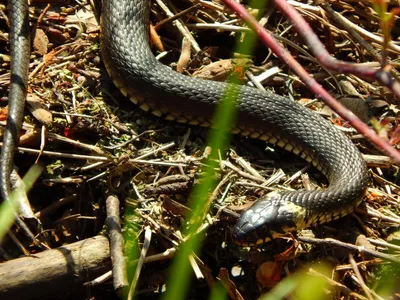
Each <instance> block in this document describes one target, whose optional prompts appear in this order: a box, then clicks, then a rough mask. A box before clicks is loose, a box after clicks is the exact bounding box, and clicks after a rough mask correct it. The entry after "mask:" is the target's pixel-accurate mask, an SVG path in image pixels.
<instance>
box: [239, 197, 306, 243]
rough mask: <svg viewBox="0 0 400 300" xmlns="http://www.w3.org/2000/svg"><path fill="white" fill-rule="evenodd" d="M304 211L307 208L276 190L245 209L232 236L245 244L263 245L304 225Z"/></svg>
mask: <svg viewBox="0 0 400 300" xmlns="http://www.w3.org/2000/svg"><path fill="white" fill-rule="evenodd" d="M304 215H305V210H304V208H302V207H300V206H298V205H296V204H294V203H293V202H289V201H286V200H283V199H282V195H281V194H279V193H277V192H272V193H269V194H268V195H267V196H266V198H263V199H260V200H258V201H256V202H255V203H254V204H253V205H252V206H251V207H250V208H249V209H247V210H246V211H244V212H243V213H242V215H241V216H240V218H239V220H238V222H237V223H236V225H235V226H234V228H233V231H232V239H233V241H234V242H235V243H237V244H239V245H242V246H255V245H260V244H262V243H265V242H268V241H270V240H271V239H275V238H277V237H281V236H284V235H286V234H287V233H289V232H292V231H295V230H296V229H298V228H301V227H303V226H302V225H303V220H304Z"/></svg>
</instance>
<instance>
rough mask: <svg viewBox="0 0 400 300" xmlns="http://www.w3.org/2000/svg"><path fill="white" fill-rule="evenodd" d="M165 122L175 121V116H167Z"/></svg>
mask: <svg viewBox="0 0 400 300" xmlns="http://www.w3.org/2000/svg"><path fill="white" fill-rule="evenodd" d="M165 120H167V121H173V120H175V117H174V116H173V115H167V116H166V117H165Z"/></svg>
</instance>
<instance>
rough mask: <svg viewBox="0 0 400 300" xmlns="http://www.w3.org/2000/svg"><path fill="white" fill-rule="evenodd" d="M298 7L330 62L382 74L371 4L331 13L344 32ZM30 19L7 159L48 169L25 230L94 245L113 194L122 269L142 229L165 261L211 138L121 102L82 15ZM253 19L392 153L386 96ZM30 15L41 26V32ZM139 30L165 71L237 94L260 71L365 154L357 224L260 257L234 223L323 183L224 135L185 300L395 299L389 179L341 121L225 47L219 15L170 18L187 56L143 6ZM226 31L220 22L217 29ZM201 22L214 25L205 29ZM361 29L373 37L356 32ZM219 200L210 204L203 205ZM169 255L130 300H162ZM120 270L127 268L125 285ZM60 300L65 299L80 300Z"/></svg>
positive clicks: (338, 7) (86, 11) (231, 33)
mask: <svg viewBox="0 0 400 300" xmlns="http://www.w3.org/2000/svg"><path fill="white" fill-rule="evenodd" d="M55 2H56V1H55ZM201 3H203V2H201ZM295 3H297V4H296V7H297V9H298V11H299V12H300V13H301V14H302V16H303V17H304V18H305V19H306V20H307V21H308V22H309V23H310V25H311V27H312V28H313V30H314V31H315V32H316V33H317V35H318V37H319V38H320V39H321V40H322V42H323V43H324V45H325V46H326V48H327V50H328V51H329V52H330V53H331V54H332V55H333V56H334V57H335V58H337V59H342V60H346V61H351V62H355V63H370V64H371V67H373V66H375V67H377V66H379V63H380V61H379V59H378V57H379V55H381V54H382V47H381V45H380V44H379V43H377V42H376V40H374V38H377V37H381V36H382V34H381V31H380V29H379V19H378V17H377V15H376V13H374V11H373V9H372V8H371V4H370V3H368V2H363V1H359V2H351V3H345V2H340V1H331V2H330V3H329V4H330V7H331V8H332V9H333V10H335V11H337V12H339V13H340V14H341V15H343V16H344V17H345V18H347V19H348V20H349V21H351V22H352V24H353V25H352V28H353V31H348V30H347V29H346V27H343V24H342V23H341V22H338V21H337V20H335V19H334V17H333V14H332V12H331V11H330V10H329V9H328V8H327V7H326V6H325V7H324V8H321V7H320V8H318V9H313V8H315V6H312V7H311V6H307V5H304V4H302V3H300V2H295ZM192 6H193V5H192V4H191V1H173V4H171V3H168V7H169V8H170V9H171V10H173V11H175V13H177V12H179V11H183V10H185V9H188V8H190V7H192ZM0 7H1V11H2V12H3V14H2V16H0V22H1V23H0V24H1V25H0V28H2V29H1V39H0V47H1V54H0V55H1V56H0V59H1V66H0V97H1V99H2V104H3V107H4V108H3V110H2V112H1V115H0V117H2V118H3V119H4V118H5V116H6V114H7V110H6V105H7V100H8V99H7V92H8V84H9V76H10V75H9V72H8V69H9V62H10V59H11V58H10V57H9V44H8V40H7V31H8V28H7V21H6V19H5V15H6V14H7V13H6V10H5V7H4V6H0ZM390 7H391V6H389V8H390ZM31 8H32V11H31V25H32V26H31V28H32V29H35V32H34V36H33V41H32V55H31V66H30V74H31V77H30V82H29V95H28V100H29V101H28V105H27V110H26V116H25V124H24V129H23V131H22V132H21V138H20V139H21V142H20V147H25V148H27V149H25V150H24V151H19V152H18V154H17V155H16V157H15V161H16V164H17V166H18V167H19V173H20V175H21V176H22V175H23V174H25V173H26V171H27V170H28V169H29V168H30V167H31V166H32V165H33V164H34V163H35V161H36V160H37V159H38V160H39V162H40V163H41V164H42V165H43V166H44V171H43V173H42V174H41V176H40V178H39V179H38V180H37V182H36V183H35V184H34V186H33V188H32V189H31V191H30V192H29V195H28V196H29V200H30V205H31V206H32V209H33V211H34V212H35V214H36V217H37V220H39V221H40V223H41V226H42V228H43V229H44V230H46V234H43V233H41V234H39V237H40V238H41V239H42V238H43V240H42V241H43V242H44V243H46V244H47V245H48V246H50V247H51V248H55V247H57V246H60V245H66V244H69V243H73V242H76V241H80V240H84V239H86V238H89V237H92V236H94V235H98V234H102V233H105V232H106V229H105V220H106V209H105V206H106V205H105V202H106V199H107V197H108V196H110V195H113V196H115V197H116V198H118V199H119V201H120V208H121V211H120V213H121V218H122V220H123V227H124V237H125V250H126V251H127V253H126V255H127V256H128V257H134V254H132V253H136V252H135V251H133V250H132V249H135V250H137V251H140V250H141V249H142V245H143V240H144V232H145V231H146V230H145V228H146V226H148V228H150V229H151V231H152V236H151V239H150V240H151V242H150V246H149V249H148V253H147V256H148V257H153V256H156V255H157V254H160V253H163V252H164V251H166V250H170V251H175V247H176V245H178V244H179V243H181V242H182V241H184V240H185V239H186V236H185V228H187V226H188V223H186V222H185V221H184V220H185V219H184V217H185V216H187V215H188V214H189V213H190V209H189V206H188V202H187V201H188V198H190V196H189V195H191V191H192V190H193V189H194V188H195V187H196V186H198V185H199V184H201V183H202V181H203V180H204V179H202V176H201V175H202V173H203V172H204V170H205V169H206V167H205V164H207V161H206V158H207V156H208V154H209V148H208V147H207V136H208V129H207V128H200V127H194V126H188V125H185V124H177V123H172V122H169V121H166V120H162V119H159V118H157V117H155V116H152V115H150V114H147V113H145V112H143V111H142V110H140V109H139V108H137V107H136V106H135V105H134V104H133V103H131V102H130V101H129V100H127V99H126V98H125V97H124V96H123V95H122V94H121V93H120V92H119V91H118V89H117V88H116V87H115V86H114V85H113V83H112V81H111V80H110V78H109V76H108V74H107V72H106V70H105V68H104V65H103V62H102V58H101V54H100V27H99V23H98V21H97V19H96V14H95V13H93V10H92V8H91V7H90V6H88V5H81V4H79V3H77V2H74V1H71V2H70V3H69V4H68V5H67V6H65V7H61V6H59V4H57V3H53V4H51V7H49V8H48V10H47V9H46V10H45V6H44V5H42V4H39V3H33V4H32V6H31ZM99 11H100V10H99ZM252 13H253V14H254V15H257V16H258V18H261V17H264V18H263V19H261V21H260V22H264V23H265V24H266V25H265V27H266V28H267V29H268V30H269V31H270V32H272V33H273V34H274V35H275V36H277V38H278V39H279V41H280V43H282V44H283V45H284V46H285V47H286V48H287V49H288V50H289V51H290V52H291V54H292V55H293V56H294V57H295V58H296V59H297V60H298V61H299V62H300V63H301V64H302V66H303V67H304V68H306V69H307V71H308V72H309V73H310V74H312V75H313V76H314V78H316V79H317V80H318V82H319V83H320V84H322V85H323V86H324V87H325V88H326V89H327V90H328V91H329V92H330V93H331V94H332V95H334V96H335V97H336V98H338V99H339V100H340V101H341V102H343V103H344V104H345V105H346V106H348V107H350V108H351V109H353V111H354V112H355V113H356V114H357V115H358V116H359V117H360V118H361V119H363V120H364V121H366V122H369V124H370V125H371V126H373V127H374V128H375V129H376V130H378V131H379V134H380V135H381V136H382V137H383V138H385V139H387V140H389V141H390V142H391V143H392V144H393V145H394V146H395V147H396V145H397V142H398V133H397V132H398V129H397V119H398V113H399V112H398V106H397V102H396V100H395V99H394V97H393V96H392V94H391V93H390V92H389V91H388V90H387V89H386V88H384V87H380V86H379V85H378V84H376V83H368V82H366V81H364V80H362V79H360V78H359V77H356V76H354V75H343V74H340V75H334V73H331V72H328V71H327V70H325V69H324V68H323V67H322V66H321V65H320V64H319V63H318V62H317V60H316V59H315V58H314V57H313V55H312V54H311V52H310V50H309V49H308V47H307V46H305V45H304V43H303V41H302V39H301V37H299V35H298V34H297V33H296V32H295V30H294V29H293V28H292V26H291V24H290V22H289V21H288V20H287V18H286V17H284V16H283V15H282V14H281V13H280V12H279V11H278V10H277V9H276V8H274V7H272V6H266V7H259V8H257V9H253V10H252ZM41 15H42V17H43V18H42V19H40V21H38V17H39V16H41ZM151 17H152V24H153V25H154V26H155V30H154V32H156V33H154V35H153V38H152V41H153V50H154V53H155V54H156V55H159V56H160V60H161V61H162V62H163V63H165V64H167V65H169V66H171V67H172V68H173V69H175V70H178V71H180V72H182V73H184V74H186V75H188V76H192V75H193V74H194V75H195V76H201V77H203V78H206V79H211V80H226V78H228V77H229V76H230V75H231V74H232V73H234V74H236V75H238V74H239V76H240V77H242V81H243V83H245V82H246V81H247V78H246V71H247V72H251V74H254V75H258V74H261V73H263V72H264V71H266V70H272V75H270V77H269V78H268V79H266V80H265V81H264V82H263V85H264V86H265V88H267V89H270V90H272V91H274V92H276V93H277V94H280V95H290V97H293V99H294V100H295V101H299V102H300V103H302V104H304V105H307V107H308V108H310V109H312V110H314V111H315V113H319V114H321V115H323V116H324V117H325V118H326V119H328V120H330V121H331V122H332V123H333V124H335V126H337V127H338V128H339V129H340V130H342V131H344V132H345V133H346V134H347V135H348V136H349V138H351V139H352V141H353V142H354V143H355V144H356V145H357V147H358V148H359V149H360V151H361V152H362V153H363V154H368V155H370V156H368V157H366V161H367V163H368V166H369V167H370V169H369V172H370V185H369V188H368V191H367V194H366V196H365V198H364V201H363V203H362V204H361V205H360V206H359V207H358V208H357V209H356V211H355V212H354V213H352V214H351V215H349V216H347V217H345V218H342V219H340V220H338V221H335V222H332V223H329V224H326V225H323V226H318V227H316V228H312V229H310V230H304V231H301V232H298V233H296V234H295V235H293V236H288V237H286V238H283V239H279V240H276V241H274V242H273V243H267V244H265V245H263V246H261V247H258V248H248V247H240V246H238V245H236V244H234V243H232V241H231V238H230V229H231V227H232V225H233V224H234V223H235V218H236V216H235V213H240V212H241V211H243V210H244V209H245V208H246V207H247V206H248V205H249V204H250V203H252V202H253V201H255V200H256V199H258V198H260V197H262V196H264V195H266V194H267V193H269V192H270V191H274V190H280V189H318V188H323V187H324V186H326V185H327V181H326V179H325V178H324V177H323V176H322V175H321V174H320V173H319V172H318V171H317V170H315V169H313V168H311V167H309V166H308V164H307V162H305V161H302V160H301V159H299V158H297V157H296V156H294V155H293V154H290V153H285V152H284V151H282V150H279V149H274V148H271V147H270V146H268V145H266V144H265V143H264V142H262V141H258V140H252V139H248V138H244V137H240V136H233V137H232V139H231V142H230V146H229V149H226V150H222V151H221V159H220V161H219V162H218V164H217V165H216V166H215V168H214V172H213V175H212V176H213V177H214V178H215V180H216V183H215V185H214V186H213V187H212V188H211V189H209V190H208V191H207V193H208V200H209V201H210V203H212V205H211V206H212V209H211V211H210V212H209V213H208V214H207V216H206V218H205V220H204V221H203V223H202V226H203V227H202V230H200V232H201V233H204V234H205V238H204V241H203V244H202V247H201V249H200V250H199V251H197V252H196V254H192V256H191V260H190V261H191V266H192V268H193V269H196V268H198V272H195V275H193V276H192V275H189V274H193V271H191V270H190V271H189V272H188V275H187V277H188V278H190V276H192V277H193V278H192V280H191V283H190V288H189V294H188V298H190V299H202V298H208V296H209V293H211V292H210V291H212V293H213V295H214V293H216V291H218V288H214V289H213V287H215V286H216V287H221V286H223V287H224V289H225V290H226V291H227V293H229V295H230V296H231V298H237V299H240V297H243V298H245V299H253V298H256V297H258V296H260V295H261V294H263V293H268V291H270V290H271V288H273V289H274V291H275V292H279V291H282V290H285V293H289V292H290V291H291V290H292V289H294V290H295V291H296V292H297V293H298V295H299V297H301V295H303V297H304V294H301V293H302V290H306V293H307V292H308V293H313V294H314V290H312V291H313V292H310V291H311V290H310V289H311V288H312V286H314V287H315V286H317V287H318V286H320V285H323V284H327V285H326V289H325V290H324V289H319V290H318V291H321V292H322V294H318V291H317V290H316V291H315V295H319V296H318V297H316V299H317V298H319V297H323V296H326V297H330V298H334V299H339V298H357V299H365V298H369V299H375V298H376V299H382V298H388V297H392V298H393V299H395V298H397V297H398V294H396V293H398V292H399V291H398V287H397V286H396V285H395V284H393V283H394V282H396V280H398V279H399V274H398V268H397V266H398V262H399V258H398V256H396V255H397V254H398V251H399V249H400V248H399V246H397V245H398V243H399V237H398V232H397V230H398V226H399V223H400V217H399V216H398V205H399V196H398V193H399V187H398V186H397V185H396V184H397V180H398V168H397V166H395V165H394V164H392V163H391V162H390V160H389V159H388V158H387V157H385V156H384V155H382V154H381V153H380V152H379V151H378V150H377V149H376V148H375V147H373V146H372V145H371V144H370V143H369V142H368V141H367V140H366V139H365V138H364V137H363V136H362V135H360V134H358V133H357V132H356V131H355V130H354V129H352V128H351V127H349V125H348V124H347V122H346V121H345V120H343V119H341V118H340V117H339V116H338V115H337V114H335V113H334V112H332V111H331V110H330V109H329V108H327V107H326V106H325V105H323V104H322V103H321V102H319V101H317V100H315V97H314V95H313V94H312V93H311V92H310V91H309V90H308V89H307V88H306V87H305V86H304V85H303V84H302V83H301V81H300V80H299V79H298V77H297V76H296V75H295V74H294V73H293V72H292V71H291V70H290V69H289V68H288V67H287V66H285V65H284V64H283V63H282V62H280V61H279V60H278V59H277V58H276V57H275V56H274V54H272V52H270V51H269V50H268V49H266V47H265V46H264V45H263V44H262V43H261V42H260V43H257V44H256V46H255V49H254V52H253V53H252V54H249V53H237V52H235V51H234V50H232V49H234V47H235V43H236V42H237V41H238V43H246V42H248V40H249V39H251V37H252V35H251V33H250V32H249V31H248V29H247V27H246V26H245V25H244V24H243V22H241V21H240V20H239V19H238V18H237V17H236V16H235V15H234V14H233V12H231V11H229V10H227V9H224V8H223V5H222V4H221V3H218V2H217V3H214V4H213V5H212V6H211V4H210V5H206V4H204V3H203V4H200V5H198V6H196V7H195V8H192V9H189V10H188V11H186V14H184V15H183V16H181V18H180V20H181V22H182V23H183V24H184V25H185V26H187V28H188V29H189V30H188V31H187V32H190V36H189V38H190V39H193V40H191V42H190V45H191V47H190V46H187V45H185V43H183V44H182V33H181V32H180V31H179V30H178V29H177V27H176V26H174V25H173V23H172V21H171V20H169V21H168V17H167V16H166V13H165V11H164V10H163V9H162V8H160V6H159V5H158V4H157V3H153V4H152V16H151ZM229 20H232V22H231V23H230V22H228V21H229ZM222 22H224V23H227V22H228V25H226V24H225V25H224V26H222V25H221V24H220V23H222ZM205 24H213V26H211V28H205V26H206V25H205ZM233 25H235V26H233ZM357 26H359V27H357ZM360 28H363V29H365V30H367V31H368V32H369V34H370V35H371V36H365V35H363V31H361V29H360ZM354 32H356V33H358V34H361V40H364V39H365V41H366V43H367V45H368V43H369V46H370V47H371V48H369V47H368V46H365V44H360V39H359V38H358V37H357V35H356V34H355V33H354ZM399 32H400V29H399V27H395V28H394V29H393V30H392V38H393V42H392V45H393V47H392V48H390V50H389V51H388V53H387V55H388V59H389V61H390V63H391V65H392V68H393V73H394V74H395V75H397V72H398V71H397V70H396V68H398V59H399V53H400V50H399V47H398V42H399V40H398V36H399ZM158 39H159V42H158V43H157V40H158ZM396 42H397V44H396ZM196 45H199V50H196ZM162 47H163V48H162ZM370 49H373V50H374V51H373V52H371V50H370ZM181 53H182V55H181ZM161 54H162V55H161ZM185 57H186V58H185ZM232 57H235V59H231V58H232ZM237 58H239V60H237ZM238 61H239V62H238ZM243 61H244V62H245V63H244V64H243ZM213 63H214V64H213ZM2 125H4V121H3V123H2ZM43 128H45V129H44V130H42V129H43ZM310 130H312V128H310ZM43 141H44V150H46V151H45V152H43V153H40V154H39V153H38V152H33V151H30V150H29V149H40V147H41V143H43ZM20 150H21V149H20ZM372 155H376V156H375V157H374V156H372ZM60 199H62V200H63V201H60ZM215 203H218V204H219V205H220V206H219V207H215V205H214V204H215ZM221 205H222V207H221ZM12 230H13V232H14V233H16V235H17V236H18V238H19V239H20V240H21V242H22V244H24V247H25V248H26V249H27V251H28V252H30V253H36V252H38V251H42V250H41V249H40V247H37V246H34V245H32V244H29V243H27V241H26V239H25V238H24V237H23V235H21V234H20V233H19V231H18V229H16V228H13V229H12ZM1 250H2V251H1V252H2V260H4V261H5V260H9V259H11V258H14V257H18V256H20V255H21V252H20V251H21V250H20V248H19V247H17V246H16V245H15V243H14V242H13V241H12V240H11V239H10V238H9V237H7V238H5V240H4V241H3V243H2V247H1ZM172 256H173V255H171V256H167V257H160V258H157V256H156V258H155V259H154V261H153V262H149V263H146V264H145V266H144V268H143V269H142V271H141V273H140V276H139V281H138V283H137V286H136V291H137V295H138V297H146V298H158V296H159V294H160V293H161V292H162V291H163V290H164V288H165V283H166V282H167V281H168V280H169V279H170V278H171V277H173V275H174V274H171V273H168V270H169V269H168V267H169V266H170V265H171V258H172ZM132 270H133V268H132V263H131V264H129V265H128V274H129V276H130V278H131V276H133V275H132V272H133V271H132ZM304 278H306V279H304ZM221 283H222V285H221ZM307 284H309V285H307ZM167 286H168V285H167ZM78 290H79V289H77V291H78ZM79 291H80V290H79ZM303 292H304V291H303ZM70 293H71V295H72V296H71V295H70V297H77V294H78V295H79V297H84V295H85V294H84V293H81V294H79V293H75V292H74V291H72V292H71V291H70ZM88 293H89V295H92V297H94V298H107V297H111V296H115V295H114V294H113V288H112V285H111V280H109V281H107V282H106V283H103V284H101V285H98V286H96V287H93V288H92V289H87V290H86V295H88ZM306 295H307V294H306ZM308 296H310V295H308ZM283 297H284V296H283Z"/></svg>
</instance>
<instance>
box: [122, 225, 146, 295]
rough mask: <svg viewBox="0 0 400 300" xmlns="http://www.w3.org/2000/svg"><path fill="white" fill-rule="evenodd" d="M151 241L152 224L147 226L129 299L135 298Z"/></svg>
mask: <svg viewBox="0 0 400 300" xmlns="http://www.w3.org/2000/svg"><path fill="white" fill-rule="evenodd" d="M150 242H151V229H150V226H146V229H145V231H144V243H143V248H142V251H141V252H140V257H139V260H138V263H137V266H136V271H135V275H134V276H133V279H132V283H131V286H130V288H129V294H128V299H133V293H134V292H135V289H136V285H137V283H138V280H139V275H140V272H141V271H142V267H143V263H144V259H145V258H146V254H147V251H148V250H149V247H150Z"/></svg>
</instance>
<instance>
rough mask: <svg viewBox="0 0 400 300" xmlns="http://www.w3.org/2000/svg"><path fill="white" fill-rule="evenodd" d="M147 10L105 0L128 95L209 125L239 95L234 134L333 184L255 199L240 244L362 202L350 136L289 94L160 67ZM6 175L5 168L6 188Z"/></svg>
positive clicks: (116, 71) (112, 69)
mask: <svg viewBox="0 0 400 300" xmlns="http://www.w3.org/2000/svg"><path fill="white" fill-rule="evenodd" d="M13 1H14V2H15V1H17V2H25V1H23V0H13ZM149 11H150V8H149V1H148V0H107V1H103V6H102V16H101V31H102V35H101V52H102V58H103V61H104V64H105V66H106V69H107V71H108V73H109V75H110V77H111V78H112V79H113V81H114V83H115V85H116V86H117V87H118V88H119V89H120V91H121V92H122V93H123V94H124V95H125V96H126V97H128V98H129V99H130V100H131V101H133V102H134V103H135V104H136V105H138V106H139V107H140V108H141V109H143V110H145V111H148V112H150V113H152V114H154V115H156V116H159V117H162V118H165V119H167V120H171V121H172V120H173V121H177V122H181V123H188V124H191V125H200V126H208V125H210V124H209V123H210V120H211V119H212V116H213V112H214V110H215V107H216V105H217V104H218V103H219V101H220V99H221V96H222V95H223V94H224V95H225V96H226V95H228V97H229V95H231V94H232V97H234V96H233V95H234V94H236V92H238V99H237V102H236V108H237V112H238V118H237V123H236V126H235V127H234V128H233V129H232V131H233V132H234V133H240V134H242V135H244V136H249V137H251V138H258V139H261V140H263V141H266V142H268V143H270V144H274V145H277V146H279V147H281V148H283V149H286V150H288V151H290V152H293V153H294V154H296V155H298V156H300V157H302V158H304V159H305V160H306V161H308V162H310V163H312V164H313V165H314V166H315V167H316V168H317V169H319V170H320V171H321V172H322V173H323V174H324V175H325V176H326V178H327V179H328V181H329V186H328V187H327V188H326V189H325V190H315V191H305V190H299V191H293V192H288V191H279V192H273V193H270V194H268V195H267V196H266V197H265V198H262V199H259V200H257V201H256V202H255V203H254V204H253V205H252V206H251V207H250V208H249V209H247V210H246V211H244V212H243V213H242V215H241V217H240V218H239V220H238V222H237V224H236V225H235V226H234V228H233V230H232V239H233V240H234V241H235V242H236V243H238V244H241V245H255V244H260V243H263V242H265V241H268V240H270V239H273V238H276V237H279V236H283V235H285V234H287V233H288V232H292V231H295V230H298V229H302V228H306V227H310V226H313V225H316V224H321V223H324V222H329V221H331V220H335V219H338V218H340V217H342V216H344V215H346V214H348V213H349V212H351V211H352V210H353V209H354V207H355V206H357V205H358V204H359V203H360V201H361V200H362V197H363V195H364V193H365V190H366V187H367V183H368V179H367V169H366V165H365V162H364V161H363V159H362V157H361V155H360V153H359V151H358V150H357V148H356V147H355V146H354V145H353V144H352V143H351V142H350V140H349V139H348V138H347V137H346V136H344V135H343V134H342V133H341V132H339V131H338V130H337V129H335V128H334V127H333V126H332V125H331V124H330V123H328V122H327V121H326V120H324V119H323V118H321V117H320V116H318V115H317V114H315V113H313V112H312V111H310V110H308V109H306V108H304V107H303V106H301V105H300V104H298V103H296V102H294V101H292V100H290V99H288V98H286V97H282V96H279V95H277V94H274V93H272V92H266V91H261V90H258V89H256V88H252V87H248V86H236V85H232V84H228V83H221V82H214V81H207V80H202V79H196V78H191V77H188V76H185V75H182V74H179V73H177V72H175V71H173V70H171V69H170V68H169V67H167V66H165V65H163V64H161V63H160V62H159V61H157V60H156V58H155V57H154V55H153V53H152V52H151V49H150V46H149V37H148V24H149ZM14 55H15V52H14ZM13 76H14V75H13ZM230 90H234V91H235V93H229V91H230ZM10 100H13V99H12V98H11V97H10ZM5 138H7V137H5ZM10 149H12V151H13V148H10V146H8V147H7V144H5V146H4V147H3V151H2V152H3V153H4V152H5V153H7V152H10V151H11V150H10ZM12 151H11V153H12ZM3 157H4V154H3ZM3 164H4V160H3ZM5 170H6V169H5V167H4V166H3V167H2V169H1V172H2V174H1V175H2V178H3V179H2V181H1V182H0V183H1V188H4V187H3V186H4V174H6V173H4V172H5ZM7 172H9V171H7Z"/></svg>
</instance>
